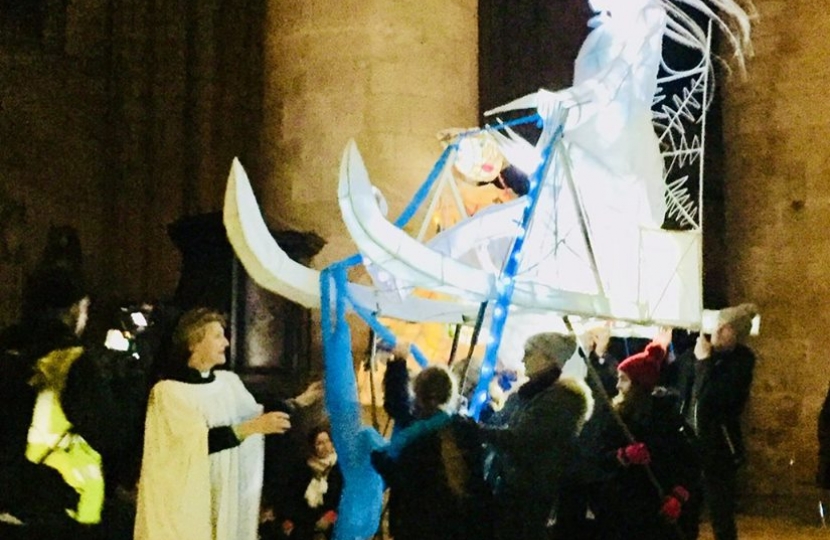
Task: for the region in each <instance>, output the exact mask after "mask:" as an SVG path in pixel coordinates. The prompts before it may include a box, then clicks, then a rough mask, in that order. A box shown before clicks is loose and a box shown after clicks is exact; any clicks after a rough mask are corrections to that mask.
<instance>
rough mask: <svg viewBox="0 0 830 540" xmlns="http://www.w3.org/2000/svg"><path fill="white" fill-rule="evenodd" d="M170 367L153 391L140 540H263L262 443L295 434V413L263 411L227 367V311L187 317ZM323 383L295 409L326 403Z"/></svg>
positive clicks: (193, 313)
mask: <svg viewBox="0 0 830 540" xmlns="http://www.w3.org/2000/svg"><path fill="white" fill-rule="evenodd" d="M172 345H173V346H172V351H171V353H172V354H171V360H172V362H171V365H173V366H176V365H177V363H176V361H177V360H178V367H174V368H173V369H170V370H168V372H167V373H165V374H164V378H163V380H161V381H160V382H159V383H157V384H156V385H155V386H154V387H153V389H152V391H151V393H150V401H149V405H148V410H147V420H146V425H145V441H144V455H143V460H142V465H141V476H140V479H139V487H138V504H137V515H136V523H135V540H182V539H185V538H186V539H188V540H256V538H257V528H258V524H259V509H260V495H261V492H262V475H263V463H264V441H263V435H269V434H277V433H284V432H286V431H287V430H288V429H290V427H291V424H290V420H289V415H288V414H286V413H284V412H268V413H264V412H263V410H262V406H261V405H259V404H257V403H256V401H255V399H254V397H253V396H252V395H251V393H250V392H248V390H247V389H246V388H245V386H244V385H243V384H242V381H241V380H240V379H239V377H238V376H237V375H236V374H235V373H232V372H229V371H224V370H218V371H214V368H215V367H216V366H219V365H221V364H224V363H225V351H226V349H227V348H228V340H227V338H226V337H225V320H224V318H223V317H222V315H220V314H219V313H216V312H214V311H211V310H208V309H202V308H200V309H195V310H192V311H189V312H187V313H185V314H184V315H183V316H182V318H181V319H180V321H179V323H178V325H177V327H176V330H175V332H174V335H173V344H172ZM321 392H322V390H321V387H320V386H319V383H316V384H312V385H311V386H310V387H309V388H308V390H306V391H305V392H304V393H303V394H302V395H300V396H298V397H297V398H295V399H294V400H289V403H288V405H289V408H292V407H293V406H304V405H308V404H310V403H312V402H313V401H315V400H317V399H319V398H320V396H321Z"/></svg>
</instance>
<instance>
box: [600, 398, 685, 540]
mask: <svg viewBox="0 0 830 540" xmlns="http://www.w3.org/2000/svg"><path fill="white" fill-rule="evenodd" d="M646 397H647V398H648V399H647V401H646V402H645V404H644V406H643V407H642V408H640V409H639V412H638V413H635V414H626V413H625V412H623V414H621V416H620V419H621V420H622V421H623V422H624V423H625V425H626V426H627V428H628V430H629V431H630V433H631V435H632V436H633V437H634V440H635V441H637V442H642V443H645V445H646V447H647V448H648V450H649V453H650V455H651V463H650V464H649V469H650V471H651V472H652V473H653V476H650V475H649V473H648V471H647V469H646V467H645V466H643V465H633V464H632V465H627V466H626V465H623V464H622V463H620V461H619V460H618V459H617V450H618V449H619V448H622V447H625V446H627V445H628V444H630V442H631V441H630V440H629V439H628V437H627V435H626V434H625V432H624V431H623V429H622V427H621V426H620V424H619V423H618V422H616V421H615V422H612V423H610V424H608V425H607V430H606V432H605V435H604V441H605V448H604V451H603V455H604V462H605V466H606V468H607V471H608V473H609V475H608V477H607V480H606V481H605V482H604V483H603V485H602V488H601V490H600V496H599V505H598V508H596V509H595V512H596V514H597V519H598V522H599V530H600V537H601V538H603V539H605V540H627V539H631V538H642V539H645V540H660V539H674V538H680V536H678V531H679V530H694V529H695V528H696V523H697V519H698V515H697V512H698V508H699V506H698V500H699V496H700V495H699V490H700V488H699V482H700V464H699V461H698V459H697V456H696V452H695V448H694V445H693V441H692V440H690V438H689V437H688V432H687V430H686V426H685V422H684V421H683V418H682V416H681V415H680V414H679V413H678V405H677V397H676V396H675V395H673V394H669V393H667V392H665V391H664V390H663V389H661V388H658V389H657V390H656V391H655V392H654V394H652V395H651V396H646ZM655 481H656V484H657V485H655ZM676 486H682V487H683V489H685V490H686V491H688V492H689V493H690V495H692V497H693V498H692V499H691V500H690V501H689V502H688V504H684V505H683V509H682V513H681V517H680V520H679V521H678V523H677V525H674V524H672V523H670V522H669V521H668V520H666V519H665V518H664V517H663V516H661V515H660V509H661V506H662V504H663V501H664V496H665V495H667V494H670V493H672V491H673V489H674V488H675V487H676ZM676 527H677V529H676ZM683 536H686V535H685V534H684V535H683Z"/></svg>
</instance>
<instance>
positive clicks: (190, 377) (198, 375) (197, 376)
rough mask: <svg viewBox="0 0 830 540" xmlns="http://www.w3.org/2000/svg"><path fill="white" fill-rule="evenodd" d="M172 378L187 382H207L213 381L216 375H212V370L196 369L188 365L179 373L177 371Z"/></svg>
mask: <svg viewBox="0 0 830 540" xmlns="http://www.w3.org/2000/svg"><path fill="white" fill-rule="evenodd" d="M173 379H174V380H177V381H179V382H184V383H189V384H207V383H209V382H213V381H215V380H216V375H214V373H213V371H199V370H198V369H193V368H192V367H188V368H186V369H184V370H183V371H182V372H181V373H177V374H176V375H175V376H174V377H173Z"/></svg>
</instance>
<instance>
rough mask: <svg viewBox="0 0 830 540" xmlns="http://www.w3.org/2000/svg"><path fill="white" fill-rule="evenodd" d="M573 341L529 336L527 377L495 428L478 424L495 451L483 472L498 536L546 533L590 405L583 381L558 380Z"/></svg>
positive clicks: (531, 539)
mask: <svg viewBox="0 0 830 540" xmlns="http://www.w3.org/2000/svg"><path fill="white" fill-rule="evenodd" d="M575 345H576V342H575V341H574V340H573V339H572V338H569V337H567V336H561V335H559V334H555V333H543V334H536V335H534V336H531V337H530V338H529V339H528V340H527V342H526V343H525V355H524V364H525V374H526V375H527V377H528V380H527V382H525V383H524V384H522V385H521V386H520V387H519V389H518V391H517V392H516V393H515V394H514V395H513V396H511V397H510V399H508V403H507V405H505V407H504V409H505V411H506V414H505V415H504V416H502V417H501V418H500V420H499V425H490V426H486V425H485V426H483V427H482V436H483V438H484V440H485V441H486V442H487V443H488V444H489V445H490V447H491V449H492V450H493V452H494V454H493V455H492V456H491V457H492V459H491V462H490V468H489V470H488V473H487V475H488V478H489V479H490V483H491V486H492V487H493V489H494V490H495V507H496V511H497V514H496V517H495V519H496V525H495V535H496V538H498V539H499V540H507V539H521V540H537V539H545V538H547V537H548V532H549V530H548V529H549V521H550V518H551V516H552V511H553V509H554V505H555V502H556V499H557V496H558V494H559V488H560V482H561V478H562V474H563V472H564V470H565V469H566V467H567V466H568V465H569V462H570V460H571V459H573V457H574V455H575V452H576V442H577V436H578V435H579V433H580V431H581V429H582V426H583V425H584V424H585V422H586V421H587V419H588V418H589V417H590V416H591V411H592V409H593V398H592V396H591V392H590V390H589V389H588V387H587V386H586V385H585V383H584V382H583V381H581V380H579V379H571V378H567V377H560V375H561V372H562V365H563V364H564V362H565V361H566V360H567V359H568V358H569V357H570V355H571V353H572V352H573V350H574V349H575Z"/></svg>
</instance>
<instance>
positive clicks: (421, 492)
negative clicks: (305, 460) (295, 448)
mask: <svg viewBox="0 0 830 540" xmlns="http://www.w3.org/2000/svg"><path fill="white" fill-rule="evenodd" d="M407 387H408V375H406V364H405V363H404V362H400V361H395V362H390V363H389V364H388V366H387V372H386V375H385V377H384V389H385V403H384V405H385V408H386V410H387V411H388V412H389V413H390V414H393V418H394V419H395V423H396V430H399V429H409V430H415V431H417V433H418V434H417V436H415V437H412V438H411V439H408V442H407V444H406V445H405V446H403V448H402V449H400V452H399V453H398V454H397V455H396V456H394V455H393V453H392V452H390V451H388V449H387V451H382V452H375V453H373V454H372V465H373V466H374V467H375V469H376V470H377V471H378V472H379V473H380V475H381V476H382V477H383V479H384V481H385V483H386V485H387V487H388V488H389V532H390V533H391V535H392V536H393V537H394V538H395V539H396V540H423V539H426V538H429V539H431V540H467V539H468V538H476V539H482V540H487V539H488V538H489V537H490V535H491V533H492V527H491V525H490V518H491V512H490V508H491V507H490V492H489V489H488V488H487V486H486V484H485V482H484V479H483V476H484V475H483V466H482V463H483V451H482V444H481V439H480V437H479V431H478V427H477V426H476V425H475V423H473V422H472V421H471V420H469V419H466V418H462V417H459V416H450V417H447V416H446V414H445V413H438V415H441V416H443V417H444V418H445V419H446V421H441V422H435V420H436V418H437V417H438V415H436V417H433V418H431V419H415V418H414V417H413V416H412V415H411V407H410V406H409V403H408V400H407V396H408V393H407ZM424 426H431V427H429V428H426V429H422V428H423V427H424ZM395 440H396V439H395V436H394V435H393V441H395Z"/></svg>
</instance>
